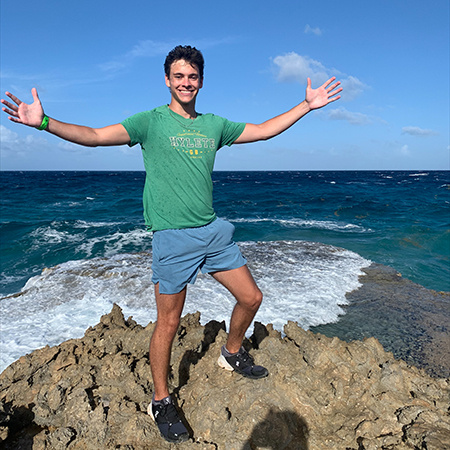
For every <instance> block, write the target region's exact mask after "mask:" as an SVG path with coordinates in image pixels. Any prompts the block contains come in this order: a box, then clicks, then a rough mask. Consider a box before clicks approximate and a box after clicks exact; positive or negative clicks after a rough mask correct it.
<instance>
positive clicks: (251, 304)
mask: <svg viewBox="0 0 450 450" xmlns="http://www.w3.org/2000/svg"><path fill="white" fill-rule="evenodd" d="M262 300H263V293H262V292H261V291H260V290H259V288H258V287H255V289H253V290H252V291H251V292H248V293H247V295H246V297H245V300H244V302H243V303H244V304H245V305H246V307H247V308H249V309H251V310H252V311H257V310H258V308H259V307H260V305H261V303H262Z"/></svg>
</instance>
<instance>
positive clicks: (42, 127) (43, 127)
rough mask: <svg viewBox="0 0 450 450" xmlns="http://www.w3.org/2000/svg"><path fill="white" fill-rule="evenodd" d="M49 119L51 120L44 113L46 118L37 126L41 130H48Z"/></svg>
mask: <svg viewBox="0 0 450 450" xmlns="http://www.w3.org/2000/svg"><path fill="white" fill-rule="evenodd" d="M48 121H49V118H48V116H46V115H45V114H44V118H43V119H42V123H41V125H40V126H39V127H36V128H37V129H38V130H40V131H42V130H46V129H47V127H48Z"/></svg>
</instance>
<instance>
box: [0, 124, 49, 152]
mask: <svg viewBox="0 0 450 450" xmlns="http://www.w3.org/2000/svg"><path fill="white" fill-rule="evenodd" d="M45 144H47V140H46V139H45V138H44V137H42V136H40V135H38V136H34V135H32V134H28V135H26V136H20V135H19V134H18V133H16V132H15V131H12V130H10V129H9V128H6V127H5V126H3V125H0V146H1V149H2V151H1V156H2V158H9V157H11V156H21V157H22V156H25V155H27V154H29V153H35V152H36V151H37V149H41V148H42V147H43V146H44V145H45Z"/></svg>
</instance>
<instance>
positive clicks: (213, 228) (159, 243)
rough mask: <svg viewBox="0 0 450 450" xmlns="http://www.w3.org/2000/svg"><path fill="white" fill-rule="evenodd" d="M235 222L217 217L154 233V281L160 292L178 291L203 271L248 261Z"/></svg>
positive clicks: (215, 270)
mask: <svg viewBox="0 0 450 450" xmlns="http://www.w3.org/2000/svg"><path fill="white" fill-rule="evenodd" d="M233 234H234V225H232V224H231V223H230V222H227V221H226V220H222V219H216V220H214V221H213V222H211V223H210V224H208V225H205V226H203V227H198V228H186V229H180V230H161V231H155V232H154V233H153V243H152V246H153V263H152V271H153V277H152V281H153V283H155V284H156V283H159V292H160V293H161V294H176V293H178V292H180V291H182V290H183V289H184V287H185V286H186V285H187V284H188V283H190V284H194V283H195V280H196V278H197V274H198V271H199V270H201V271H202V273H211V272H221V271H224V270H232V269H237V268H238V267H242V266H244V265H245V264H247V260H246V259H245V258H244V257H243V256H242V254H241V252H240V250H239V247H238V246H237V245H236V243H235V242H234V241H233Z"/></svg>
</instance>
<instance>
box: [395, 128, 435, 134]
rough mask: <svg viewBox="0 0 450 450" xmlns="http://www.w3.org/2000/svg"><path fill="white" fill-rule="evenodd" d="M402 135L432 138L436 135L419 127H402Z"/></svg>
mask: <svg viewBox="0 0 450 450" xmlns="http://www.w3.org/2000/svg"><path fill="white" fill-rule="evenodd" d="M402 134H410V135H411V136H434V135H436V134H438V133H437V132H436V131H434V130H427V129H424V128H419V127H403V128H402Z"/></svg>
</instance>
